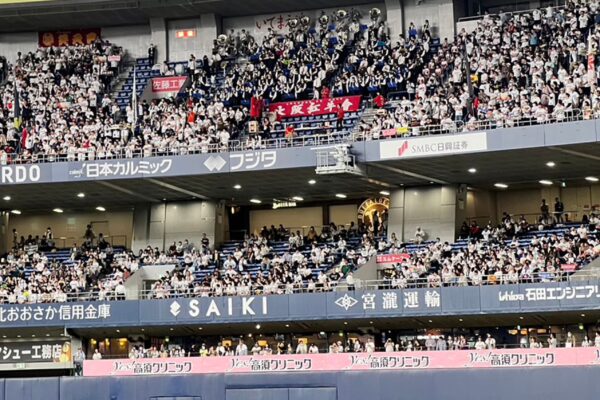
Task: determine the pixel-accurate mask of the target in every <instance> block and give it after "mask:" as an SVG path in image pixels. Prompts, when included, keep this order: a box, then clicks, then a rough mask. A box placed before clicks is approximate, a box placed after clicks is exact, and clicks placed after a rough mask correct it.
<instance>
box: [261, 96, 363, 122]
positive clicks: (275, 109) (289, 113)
mask: <svg viewBox="0 0 600 400" xmlns="http://www.w3.org/2000/svg"><path fill="white" fill-rule="evenodd" d="M360 99H361V96H346V97H335V98H329V99H318V100H304V101H287V102H283V103H273V104H271V105H269V112H271V113H275V115H276V116H277V119H283V118H293V117H312V116H315V115H324V114H337V113H338V111H339V110H340V109H342V110H344V112H355V111H358V110H359V109H360Z"/></svg>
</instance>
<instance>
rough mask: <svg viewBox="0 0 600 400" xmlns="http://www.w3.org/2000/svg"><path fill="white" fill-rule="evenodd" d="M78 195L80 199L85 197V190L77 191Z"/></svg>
mask: <svg viewBox="0 0 600 400" xmlns="http://www.w3.org/2000/svg"><path fill="white" fill-rule="evenodd" d="M77 197H79V198H80V199H83V198H84V197H85V193H83V192H81V193H77Z"/></svg>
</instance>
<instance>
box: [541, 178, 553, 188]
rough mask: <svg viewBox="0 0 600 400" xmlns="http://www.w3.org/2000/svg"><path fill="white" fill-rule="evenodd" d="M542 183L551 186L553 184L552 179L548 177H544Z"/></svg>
mask: <svg viewBox="0 0 600 400" xmlns="http://www.w3.org/2000/svg"><path fill="white" fill-rule="evenodd" d="M540 183H541V184H542V185H546V186H550V185H552V181H549V180H548V179H542V180H541V181H540Z"/></svg>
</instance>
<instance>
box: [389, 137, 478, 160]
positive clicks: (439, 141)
mask: <svg viewBox="0 0 600 400" xmlns="http://www.w3.org/2000/svg"><path fill="white" fill-rule="evenodd" d="M487 149H488V143H487V134H486V133H485V132H477V133H463V134H456V135H433V136H426V137H418V138H417V137H415V138H410V139H395V140H386V141H381V142H380V143H379V156H380V158H381V159H382V160H391V159H404V158H415V157H434V156H446V155H451V154H462V153H473V152H479V151H486V150H487Z"/></svg>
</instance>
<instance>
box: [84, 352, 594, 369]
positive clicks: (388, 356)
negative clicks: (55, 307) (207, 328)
mask: <svg viewBox="0 0 600 400" xmlns="http://www.w3.org/2000/svg"><path fill="white" fill-rule="evenodd" d="M594 365H595V366H600V349H596V348H592V347H579V348H570V349H567V348H562V349H515V350H473V351H470V350H456V351H416V352H402V353H400V352H396V353H345V354H305V355H298V354H294V355H271V356H245V357H200V358H198V357H193V358H155V359H152V358H142V359H121V360H86V361H85V362H84V364H83V374H84V376H136V375H179V374H215V373H234V374H237V373H260V372H307V371H316V372H322V371H372V370H382V369H385V370H431V369H468V368H526V367H557V366H561V367H564V366H594Z"/></svg>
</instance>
